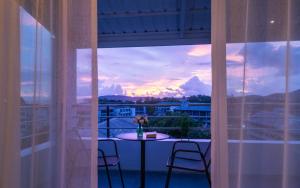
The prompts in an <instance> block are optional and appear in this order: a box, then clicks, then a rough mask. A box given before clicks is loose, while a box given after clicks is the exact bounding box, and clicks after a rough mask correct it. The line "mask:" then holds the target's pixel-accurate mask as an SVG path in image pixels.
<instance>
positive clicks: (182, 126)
mask: <svg viewBox="0 0 300 188" xmlns="http://www.w3.org/2000/svg"><path fill="white" fill-rule="evenodd" d="M137 114H142V115H147V117H148V119H149V123H148V125H146V126H144V130H145V131H157V132H161V133H165V134H168V135H170V139H166V140H161V141H153V142H146V151H145V155H146V187H164V185H165V182H166V178H167V167H166V163H167V161H168V158H169V157H170V155H171V151H172V146H173V144H174V142H175V141H177V140H180V139H182V138H183V139H186V138H193V139H192V140H193V141H196V142H198V143H199V145H200V147H201V149H203V150H204V149H205V148H206V147H207V144H208V143H209V142H210V139H209V137H210V134H209V132H210V129H209V125H210V103H190V104H188V103H182V102H181V103H180V102H172V103H170V102H169V103H166V102H160V103H156V104H146V103H143V104H136V103H135V104H128V103H127V104H124V103H123V104H101V103H100V105H99V111H98V128H99V138H100V139H101V138H108V137H110V138H112V139H114V140H116V142H117V147H118V150H119V154H120V157H121V159H120V162H121V166H122V170H123V172H124V181H125V186H126V187H138V185H139V183H140V152H141V151H140V150H141V149H140V142H133V141H124V140H120V139H117V138H115V137H116V136H117V135H118V134H120V133H128V132H135V131H136V128H137V125H136V124H134V123H133V119H134V117H135V115H137ZM182 120H186V122H183V123H182ZM180 122H181V123H180ZM189 124H191V125H192V126H190V125H189ZM199 132H200V133H201V134H195V133H199ZM204 138H206V139H204ZM99 147H101V149H103V150H104V151H105V152H107V153H111V152H112V150H113V147H111V145H100V146H99ZM184 147H188V146H184ZM182 149H187V148H182ZM128 151H130V152H128ZM110 174H111V176H112V182H113V186H114V187H121V180H120V177H119V173H118V171H117V168H110ZM181 185H185V187H199V186H201V187H203V188H206V187H209V184H208V182H207V179H206V176H205V174H199V173H195V172H187V171H182V170H174V171H173V173H172V177H171V183H170V187H174V188H175V187H182V186H181ZM99 187H108V181H107V176H106V173H105V171H104V168H102V169H101V170H99Z"/></svg>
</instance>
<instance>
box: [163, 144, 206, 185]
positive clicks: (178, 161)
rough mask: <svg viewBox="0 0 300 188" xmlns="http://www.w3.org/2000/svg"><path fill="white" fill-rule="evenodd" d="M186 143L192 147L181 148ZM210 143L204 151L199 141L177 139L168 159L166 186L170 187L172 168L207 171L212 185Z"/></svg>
mask: <svg viewBox="0 0 300 188" xmlns="http://www.w3.org/2000/svg"><path fill="white" fill-rule="evenodd" d="M180 145H181V146H183V145H185V146H186V147H187V146H189V148H191V149H180V147H178V146H180ZM210 145H211V144H210V143H209V144H208V146H207V148H206V149H205V151H204V152H203V151H202V150H201V149H200V146H199V145H198V143H197V142H193V141H183V140H181V141H176V142H175V143H174V144H173V148H172V154H171V156H170V158H169V160H168V163H167V167H168V174H167V179H166V184H165V188H168V187H169V184H170V180H171V175H172V170H173V169H181V170H185V171H193V172H199V173H205V175H206V178H207V181H208V183H209V186H211V179H210V172H209V169H210Z"/></svg>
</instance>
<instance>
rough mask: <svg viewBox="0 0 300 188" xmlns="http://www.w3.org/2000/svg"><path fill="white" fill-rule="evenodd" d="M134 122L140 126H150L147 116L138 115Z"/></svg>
mask: <svg viewBox="0 0 300 188" xmlns="http://www.w3.org/2000/svg"><path fill="white" fill-rule="evenodd" d="M133 122H134V123H137V124H139V125H140V126H142V125H146V124H148V118H147V116H143V115H137V116H135V118H134V120H133Z"/></svg>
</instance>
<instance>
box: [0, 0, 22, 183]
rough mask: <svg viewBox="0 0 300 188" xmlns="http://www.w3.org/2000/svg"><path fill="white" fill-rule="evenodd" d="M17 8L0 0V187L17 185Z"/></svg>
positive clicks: (8, 2)
mask: <svg viewBox="0 0 300 188" xmlns="http://www.w3.org/2000/svg"><path fill="white" fill-rule="evenodd" d="M18 31H19V9H18V4H17V3H16V2H14V1H4V0H0V187H20V174H19V173H20V156H19V153H20V149H19V148H20V124H19V121H18V120H19V112H20V109H19V101H20V88H19V87H18V86H19V84H20V82H19V80H20V76H19V74H18V73H16V70H19V66H20V61H19V60H20V56H19V51H20V46H19V39H20V37H19V32H18Z"/></svg>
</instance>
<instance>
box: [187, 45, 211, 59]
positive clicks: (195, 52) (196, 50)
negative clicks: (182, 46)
mask: <svg viewBox="0 0 300 188" xmlns="http://www.w3.org/2000/svg"><path fill="white" fill-rule="evenodd" d="M187 54H188V55H189V56H196V57H201V56H208V55H210V54H211V45H210V44H209V45H197V46H195V47H193V48H192V49H191V50H189V51H188V53H187Z"/></svg>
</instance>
